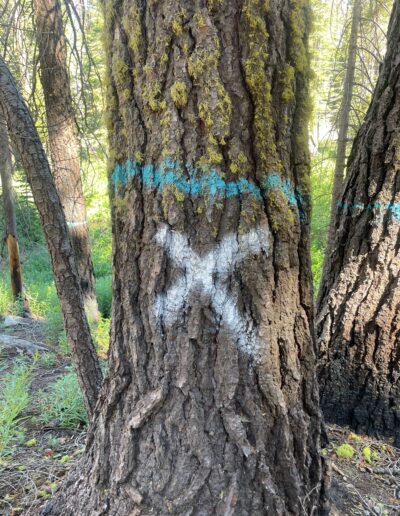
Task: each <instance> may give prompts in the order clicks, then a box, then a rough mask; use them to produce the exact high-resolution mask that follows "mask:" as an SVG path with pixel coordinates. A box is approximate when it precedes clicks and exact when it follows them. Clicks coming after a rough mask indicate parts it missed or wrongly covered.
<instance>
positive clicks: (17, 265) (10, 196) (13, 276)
mask: <svg viewBox="0 0 400 516" xmlns="http://www.w3.org/2000/svg"><path fill="white" fill-rule="evenodd" d="M0 177H1V186H2V197H3V206H4V221H5V230H6V231H5V237H4V238H5V241H6V242H7V249H8V263H9V267H10V281H11V291H12V294H13V298H14V299H15V300H19V301H21V302H22V312H23V314H24V315H29V314H30V310H29V305H28V300H27V299H26V297H25V295H24V289H23V283H22V271H21V260H20V256H19V247H18V239H17V221H16V218H15V204H14V191H13V185H12V163H11V152H10V144H9V141H8V131H7V124H6V121H5V120H4V117H3V114H2V113H1V112H0Z"/></svg>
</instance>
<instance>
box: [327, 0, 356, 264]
mask: <svg viewBox="0 0 400 516" xmlns="http://www.w3.org/2000/svg"><path fill="white" fill-rule="evenodd" d="M351 9H352V16H351V31H350V40H349V45H348V50H347V55H346V64H345V67H346V74H345V77H344V83H343V96H342V100H341V103H340V109H339V114H338V115H339V116H338V139H337V147H336V163H335V171H334V174H333V187H332V200H331V211H330V213H331V216H330V222H329V230H328V239H327V245H326V249H325V266H327V264H328V263H329V255H330V253H331V252H332V249H331V244H332V240H333V237H334V233H335V217H336V206H337V203H338V201H339V199H340V197H341V195H342V189H343V182H344V178H345V168H346V157H347V155H346V151H347V146H348V134H349V124H350V113H351V106H352V100H353V89H354V82H355V75H356V60H357V50H358V34H359V30H360V24H361V10H362V9H361V0H354V2H353V4H352V7H351Z"/></svg>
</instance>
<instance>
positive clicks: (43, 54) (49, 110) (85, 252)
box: [34, 0, 98, 321]
mask: <svg viewBox="0 0 400 516" xmlns="http://www.w3.org/2000/svg"><path fill="white" fill-rule="evenodd" d="M34 6H35V18H36V39H37V43H38V48H39V60H40V80H41V83H42V88H43V94H44V99H45V105H46V118H47V128H48V133H49V144H50V155H51V162H52V172H53V177H54V181H55V184H56V188H57V191H58V195H59V196H60V200H61V204H62V206H63V208H64V213H65V217H66V219H67V225H68V230H69V234H70V238H71V242H72V247H73V249H74V252H75V262H76V265H77V269H78V274H79V278H80V282H81V289H82V293H83V298H84V302H85V307H86V311H87V314H88V316H89V318H90V320H93V321H97V319H98V308H97V300H96V289H95V280H94V274H93V264H92V259H91V252H90V237H89V229H88V225H87V218H86V205H85V199H84V196H83V189H82V178H81V170H80V157H79V142H78V137H77V131H76V123H75V114H74V108H73V104H72V98H71V92H70V79H69V72H68V68H67V54H66V44H65V35H64V27H63V21H62V13H61V4H60V2H59V0H35V1H34Z"/></svg>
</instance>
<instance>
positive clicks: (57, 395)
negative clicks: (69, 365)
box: [38, 371, 88, 428]
mask: <svg viewBox="0 0 400 516" xmlns="http://www.w3.org/2000/svg"><path fill="white" fill-rule="evenodd" d="M39 407H40V416H39V418H38V419H39V421H40V422H42V423H45V424H47V423H50V421H57V424H58V425H59V426H61V427H63V428H81V427H85V426H86V425H87V423H88V418H87V413H86V409H85V404H84V401H83V396H82V393H81V390H80V387H79V384H78V379H77V377H76V375H75V373H74V372H72V371H71V372H69V373H67V374H66V375H65V376H63V377H62V378H60V379H59V380H57V381H56V382H54V383H53V384H52V385H51V386H50V387H49V389H48V390H47V391H45V392H42V393H41V394H40V395H39Z"/></svg>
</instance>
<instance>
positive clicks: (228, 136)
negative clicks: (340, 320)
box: [45, 0, 322, 516]
mask: <svg viewBox="0 0 400 516" xmlns="http://www.w3.org/2000/svg"><path fill="white" fill-rule="evenodd" d="M200 5H201V7H200ZM207 5H208V6H206V3H205V2H200V3H199V2H194V1H193V2H187V1H186V0H185V1H184V0H178V1H177V0H164V1H161V2H143V1H142V0H140V1H139V0H124V1H122V2H120V1H118V2H117V1H108V2H106V6H105V9H106V23H107V33H106V41H107V55H108V59H109V81H110V82H109V84H110V86H109V106H110V111H109V113H110V117H111V118H110V129H111V133H110V139H111V148H112V156H113V157H114V158H113V159H114V162H113V163H112V164H111V166H112V170H113V172H112V175H111V178H110V181H111V185H112V188H113V195H112V200H113V236H114V251H113V265H114V268H113V275H114V281H113V294H114V297H113V309H112V310H113V311H112V331H111V348H110V362H109V373H108V377H107V380H106V382H105V385H104V389H103V390H102V394H101V403H100V404H99V406H98V413H97V417H96V418H95V420H94V423H93V425H92V427H91V430H90V435H89V437H88V445H87V446H88V449H87V453H86V455H85V457H84V458H83V460H82V463H81V465H80V467H79V469H78V470H77V471H74V472H72V473H71V475H70V477H69V479H68V480H67V481H66V483H65V484H64V486H63V487H62V488H61V490H60V491H59V493H58V494H57V495H56V497H55V499H54V500H52V501H51V502H50V503H49V505H48V506H47V509H46V511H45V512H46V514H52V515H56V514H57V515H58V514H60V515H61V514H63V515H76V514H79V515H80V516H84V515H93V514H99V513H103V514H108V515H117V514H118V515H128V514H129V515H139V514H140V515H149V514H160V515H161V514H175V515H187V514H192V515H206V514H207V515H211V514H215V515H218V514H220V515H228V514H229V515H240V516H245V515H250V514H252V515H256V514H257V515H258V514H270V515H289V514H292V515H299V514H303V511H304V513H306V514H310V513H311V512H313V509H314V510H316V509H317V510H319V509H320V508H321V499H322V486H321V477H322V465H321V457H320V455H319V451H318V448H319V441H320V431H321V419H320V412H319V407H318V392H317V384H316V376H315V354H314V353H315V348H314V342H313V330H312V328H313V313H312V312H313V310H312V305H313V301H312V292H311V278H310V263H309V261H310V260H309V249H308V220H309V219H308V216H309V199H308V183H309V156H308V149H307V141H308V139H307V120H308V112H307V105H308V104H307V103H308V90H307V77H308V60H307V49H306V46H305V45H306V39H307V36H306V31H307V29H306V27H307V26H308V15H307V13H308V9H307V4H306V2H304V3H299V2H296V3H292V2H289V0H283V1H282V0H280V1H279V2H271V3H270V4H269V6H268V5H267V3H266V2H265V1H264V0H262V1H261V0H260V1H258V0H257V1H253V0H238V1H234V2H231V1H229V2H212V1H210V2H208V4H207ZM282 122H283V123H282ZM300 192H303V194H301V193H300Z"/></svg>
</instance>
